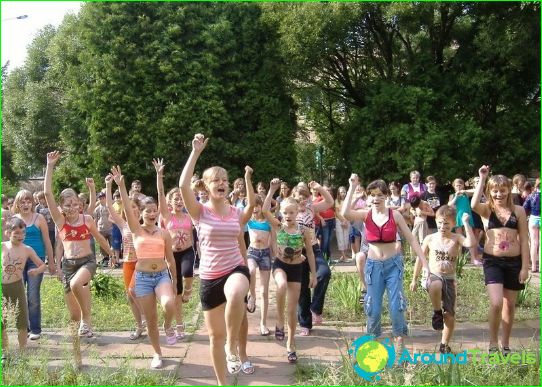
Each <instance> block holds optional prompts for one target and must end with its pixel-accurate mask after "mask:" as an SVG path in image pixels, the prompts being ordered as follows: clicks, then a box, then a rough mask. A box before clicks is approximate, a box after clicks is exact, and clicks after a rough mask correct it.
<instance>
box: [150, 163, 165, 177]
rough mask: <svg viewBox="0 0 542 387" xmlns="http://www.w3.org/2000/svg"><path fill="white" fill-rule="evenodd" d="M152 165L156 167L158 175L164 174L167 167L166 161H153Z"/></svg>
mask: <svg viewBox="0 0 542 387" xmlns="http://www.w3.org/2000/svg"><path fill="white" fill-rule="evenodd" d="M152 165H154V169H155V170H156V174H157V175H163V174H164V167H165V166H166V165H165V164H164V159H152Z"/></svg>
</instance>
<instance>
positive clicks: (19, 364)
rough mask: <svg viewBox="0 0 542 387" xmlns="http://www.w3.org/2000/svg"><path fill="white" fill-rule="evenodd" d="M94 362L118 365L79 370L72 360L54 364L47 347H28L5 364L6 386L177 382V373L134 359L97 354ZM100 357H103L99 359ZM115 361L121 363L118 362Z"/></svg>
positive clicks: (3, 371)
mask: <svg viewBox="0 0 542 387" xmlns="http://www.w3.org/2000/svg"><path fill="white" fill-rule="evenodd" d="M92 357H93V360H94V361H93V363H94V364H96V363H101V364H106V365H110V364H115V366H114V367H111V366H103V367H102V366H86V367H83V369H82V370H78V369H77V368H76V367H74V366H73V365H72V364H71V363H70V362H69V361H64V362H62V363H60V364H59V365H58V366H56V367H54V366H50V365H49V363H50V362H51V361H52V360H53V359H51V358H50V354H49V352H48V351H46V350H43V349H36V350H28V351H27V352H26V353H23V354H21V353H17V354H16V355H12V356H10V360H9V361H8V362H7V363H6V364H4V365H3V367H2V368H3V369H2V376H3V380H2V385H6V386H10V385H35V386H37V385H73V386H82V385H97V386H99V385H132V386H155V385H173V384H174V383H175V379H176V378H175V372H172V373H170V374H166V373H162V372H156V371H151V370H147V369H138V368H134V367H132V366H130V361H131V360H133V359H131V358H123V359H111V358H107V357H106V358H103V356H99V354H94V355H93V356H92ZM98 359H99V360H98ZM115 360H116V361H117V363H115Z"/></svg>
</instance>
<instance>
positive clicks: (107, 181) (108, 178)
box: [105, 173, 113, 185]
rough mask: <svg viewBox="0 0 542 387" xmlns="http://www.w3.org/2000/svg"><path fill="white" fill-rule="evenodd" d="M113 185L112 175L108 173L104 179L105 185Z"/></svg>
mask: <svg viewBox="0 0 542 387" xmlns="http://www.w3.org/2000/svg"><path fill="white" fill-rule="evenodd" d="M112 183H113V175H112V174H110V173H108V174H107V176H106V177H105V185H109V184H112Z"/></svg>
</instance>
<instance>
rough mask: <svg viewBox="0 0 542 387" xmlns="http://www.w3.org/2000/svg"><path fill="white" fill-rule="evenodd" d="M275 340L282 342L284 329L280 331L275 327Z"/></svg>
mask: <svg viewBox="0 0 542 387" xmlns="http://www.w3.org/2000/svg"><path fill="white" fill-rule="evenodd" d="M275 339H277V340H278V341H283V340H284V327H283V328H282V329H280V328H279V327H277V326H276V327H275Z"/></svg>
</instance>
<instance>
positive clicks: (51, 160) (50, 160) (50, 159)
mask: <svg viewBox="0 0 542 387" xmlns="http://www.w3.org/2000/svg"><path fill="white" fill-rule="evenodd" d="M58 159H60V152H59V151H52V152H49V153H47V164H48V165H55V164H56V163H57V161H58Z"/></svg>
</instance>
